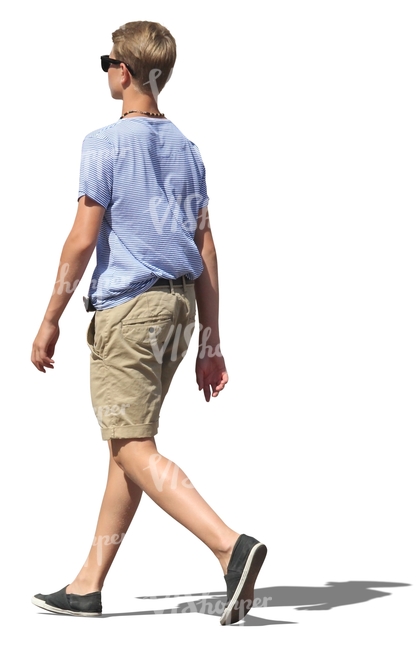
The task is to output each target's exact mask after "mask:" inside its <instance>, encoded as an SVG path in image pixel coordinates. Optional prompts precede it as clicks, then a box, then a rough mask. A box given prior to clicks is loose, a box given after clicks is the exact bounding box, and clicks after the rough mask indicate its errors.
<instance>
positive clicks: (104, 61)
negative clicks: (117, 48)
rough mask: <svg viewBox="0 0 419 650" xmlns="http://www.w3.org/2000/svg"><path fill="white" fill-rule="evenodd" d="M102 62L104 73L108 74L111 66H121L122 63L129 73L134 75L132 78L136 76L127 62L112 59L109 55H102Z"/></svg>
mask: <svg viewBox="0 0 419 650" xmlns="http://www.w3.org/2000/svg"><path fill="white" fill-rule="evenodd" d="M100 61H101V63H102V70H103V72H108V70H109V68H110V67H111V65H119V64H120V63H123V64H124V65H125V66H126V68H127V70H128V71H129V73H130V74H132V76H134V72H133V71H132V69H131V68H130V67H129V65H128V64H127V63H125V61H118V60H117V59H111V58H110V56H109V54H102V56H101V57H100Z"/></svg>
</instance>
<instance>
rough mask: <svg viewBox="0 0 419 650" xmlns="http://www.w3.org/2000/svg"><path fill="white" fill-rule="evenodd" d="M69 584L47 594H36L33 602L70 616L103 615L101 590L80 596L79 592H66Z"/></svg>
mask: <svg viewBox="0 0 419 650" xmlns="http://www.w3.org/2000/svg"><path fill="white" fill-rule="evenodd" d="M67 586H68V585H66V586H65V587H63V588H62V589H60V591H56V592H55V593H53V594H48V595H47V596H44V595H43V594H36V596H34V597H33V598H32V601H31V602H32V603H33V604H34V605H37V606H38V607H42V609H47V610H48V611H49V612H56V613H57V614H69V615H70V616H100V615H101V613H102V599H101V592H100V591H93V592H92V593H91V594H86V595H85V596H79V595H78V594H66V591H65V590H66V588H67Z"/></svg>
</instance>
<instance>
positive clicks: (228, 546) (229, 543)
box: [214, 531, 240, 575]
mask: <svg viewBox="0 0 419 650" xmlns="http://www.w3.org/2000/svg"><path fill="white" fill-rule="evenodd" d="M239 537H240V535H239V534H238V533H235V532H234V531H232V534H231V535H229V537H228V538H226V539H225V540H224V543H223V544H220V545H219V548H218V549H217V550H216V551H214V555H215V557H216V558H217V559H218V561H219V563H220V564H221V568H222V570H223V575H226V574H227V569H228V564H229V562H230V558H231V554H232V552H233V548H234V545H235V543H236V542H237V540H238V538H239Z"/></svg>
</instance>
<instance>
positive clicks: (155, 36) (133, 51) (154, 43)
mask: <svg viewBox="0 0 419 650" xmlns="http://www.w3.org/2000/svg"><path fill="white" fill-rule="evenodd" d="M112 41H113V53H114V58H115V59H118V60H120V61H123V62H124V63H125V64H126V65H128V66H129V67H130V69H131V70H132V72H133V73H134V74H133V75H132V76H133V79H134V81H136V82H137V85H138V86H139V90H140V91H141V92H143V93H146V94H147V95H151V94H153V95H154V94H155V93H156V92H158V93H159V92H161V91H162V90H163V88H164V86H165V85H166V83H167V81H168V80H169V78H170V75H171V73H172V70H173V66H174V65H175V61H176V41H175V39H174V38H173V36H172V35H171V33H170V32H169V30H168V29H166V27H163V25H160V24H159V23H152V22H149V21H146V20H140V21H137V22H132V23H126V24H125V25H122V27H120V28H119V29H117V30H116V31H115V32H113V34H112Z"/></svg>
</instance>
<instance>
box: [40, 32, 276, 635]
mask: <svg viewBox="0 0 419 650" xmlns="http://www.w3.org/2000/svg"><path fill="white" fill-rule="evenodd" d="M112 40H113V48H112V51H111V52H110V55H103V56H102V57H101V63H102V69H103V70H104V71H105V72H106V73H107V75H108V82H109V88H110V92H111V95H112V97H113V98H114V99H118V100H121V101H122V111H121V116H120V118H119V119H118V120H117V122H116V123H114V124H111V125H109V126H107V127H104V128H101V129H99V130H97V131H94V132H93V133H91V134H89V135H88V136H87V137H86V138H85V140H84V142H83V150H82V161H81V171H80V187H79V201H78V209H77V214H76V218H75V222H74V225H73V227H72V229H71V232H70V234H69V236H68V238H67V240H66V242H65V244H64V247H63V250H62V254H61V259H60V265H59V268H58V273H57V281H56V283H55V287H54V292H53V295H52V297H51V300H50V302H49V305H48V307H47V310H46V313H45V316H44V319H43V321H42V323H41V326H40V329H39V332H38V334H37V336H36V338H35V341H34V343H33V350H32V362H33V364H34V365H35V367H36V368H37V369H38V370H39V371H40V372H45V371H46V369H51V368H53V367H54V360H53V356H54V350H55V345H56V343H57V340H58V337H59V320H60V317H61V315H62V313H63V312H64V309H65V308H66V305H67V304H68V301H69V300H70V298H71V296H72V294H73V292H74V290H75V289H76V287H77V285H78V283H79V282H80V279H81V278H82V276H83V273H84V271H85V269H86V267H87V264H88V262H89V260H90V257H91V255H92V253H93V251H94V250H95V248H96V251H97V264H96V268H95V270H94V273H93V277H92V281H91V284H90V289H89V296H88V297H87V299H86V301H85V304H86V308H87V309H88V310H91V311H92V312H94V315H93V318H92V321H91V324H90V327H89V331H88V335H87V339H88V345H89V347H90V350H91V358H90V372H91V396H92V404H93V408H94V410H95V413H96V416H97V419H98V422H99V425H100V428H101V433H102V438H103V439H104V440H106V441H107V442H108V445H109V450H110V461H109V474H108V481H107V485H106V489H105V494H104V497H103V502H102V506H101V509H100V513H99V519H98V522H97V527H96V532H95V537H94V542H93V545H92V547H91V549H90V552H89V554H88V558H87V561H86V562H85V564H84V565H83V567H82V569H81V570H80V572H79V574H78V575H77V576H76V577H75V579H74V580H73V581H72V582H71V583H70V584H68V585H67V586H66V587H64V588H62V589H61V590H60V591H58V592H55V593H53V594H49V595H43V594H37V595H36V596H34V597H33V599H32V602H33V603H34V604H35V605H38V606H39V607H42V608H43V609H47V610H49V611H53V612H59V613H66V614H70V615H75V616H97V615H100V613H101V612H102V603H101V590H102V587H103V584H104V580H105V577H106V575H107V573H108V571H109V568H110V566H111V564H112V562H113V559H114V558H115V555H116V553H117V551H118V549H119V546H120V542H121V541H122V539H123V537H124V536H125V534H126V532H127V530H128V527H129V525H130V523H131V521H132V518H133V516H134V514H135V512H136V510H137V507H138V505H139V503H140V499H141V495H142V493H143V492H145V493H146V494H147V495H148V496H149V497H150V498H151V499H153V501H154V502H155V503H156V504H157V505H159V506H160V507H161V508H163V509H164V510H165V511H166V512H167V513H168V514H169V515H171V516H172V517H173V518H174V519H176V520H177V521H178V522H179V523H181V524H182V525H183V526H185V527H186V528H187V529H188V530H190V531H191V532H192V533H193V534H194V535H196V536H197V537H198V538H199V539H200V540H201V541H203V542H204V543H205V544H206V545H207V546H208V547H209V548H210V549H211V551H212V552H213V553H214V554H215V556H216V557H217V558H218V560H219V562H220V565H221V568H222V571H223V574H224V576H225V580H226V585H227V602H226V607H225V610H224V613H223V614H222V617H221V624H223V625H226V624H231V623H235V622H237V621H238V620H240V619H241V618H243V617H244V616H245V615H246V613H247V612H248V611H249V609H250V608H251V606H252V603H253V594H254V584H255V580H256V578H257V575H258V573H259V571H260V568H261V566H262V563H263V561H264V559H265V555H266V546H265V545H264V544H262V543H260V542H259V541H258V540H256V539H255V538H253V537H250V536H248V535H244V534H241V535H239V534H238V533H237V532H236V531H234V530H232V529H231V528H229V527H228V526H227V525H226V524H225V523H224V522H223V521H222V520H221V519H220V517H219V516H218V515H217V514H216V513H215V512H214V511H213V510H212V509H211V508H210V506H209V505H208V504H207V503H206V501H204V499H203V498H202V497H201V496H200V494H199V493H198V492H197V491H196V490H195V488H194V487H193V486H192V485H191V483H190V482H189V481H188V479H187V477H186V475H185V474H184V473H183V471H182V470H181V469H180V468H179V467H178V466H177V465H175V464H174V463H173V462H172V461H170V460H169V459H167V458H165V457H163V456H162V455H161V454H160V453H158V452H157V447H156V444H155V435H156V434H157V431H158V422H159V414H160V409H161V406H162V403H163V400H164V398H165V396H166V394H167V391H168V389H169V386H170V383H171V381H172V378H173V376H174V373H175V371H176V369H177V367H178V366H179V363H180V362H181V361H182V359H183V357H184V355H185V353H186V350H187V347H188V344H189V340H190V338H191V335H192V330H193V327H194V321H195V305H197V308H198V317H199V330H200V331H199V348H198V354H197V360H196V377H197V383H198V387H199V389H200V390H202V391H203V393H204V396H205V399H206V401H207V402H208V401H210V399H211V397H217V396H218V395H219V394H220V392H221V391H222V390H223V389H224V387H225V385H226V384H227V381H228V375H227V371H226V367H225V362H224V358H223V356H222V354H221V350H220V335H219V328H218V303H219V301H218V274H217V257H216V250H215V246H214V241H213V237H212V234H211V229H210V224H209V218H208V208H207V206H208V196H207V191H206V183H205V169H204V165H203V163H202V160H201V157H200V154H199V151H198V149H197V147H196V146H195V145H194V144H193V143H191V142H190V141H189V140H188V139H187V138H185V136H184V135H183V134H182V133H181V132H180V131H179V130H178V129H177V128H176V127H175V125H174V124H173V123H172V122H171V121H170V120H168V119H167V118H166V117H165V116H164V115H163V114H162V113H161V112H160V111H159V109H158V106H157V100H158V94H159V93H160V91H161V90H162V89H163V87H164V86H165V84H166V82H167V81H168V79H169V78H170V75H171V71H172V69H173V66H174V63H175V60H176V44H175V41H174V39H173V37H172V35H171V34H170V32H169V31H168V30H167V29H166V28H164V27H162V26H161V25H160V24H158V23H152V22H146V21H139V22H133V23H127V24H126V25H124V26H123V27H121V28H120V29H118V30H116V31H115V32H114V33H113V35H112ZM99 540H101V542H100V543H102V542H103V540H108V541H109V540H112V543H102V546H101V548H100V553H99V552H98V543H99Z"/></svg>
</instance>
